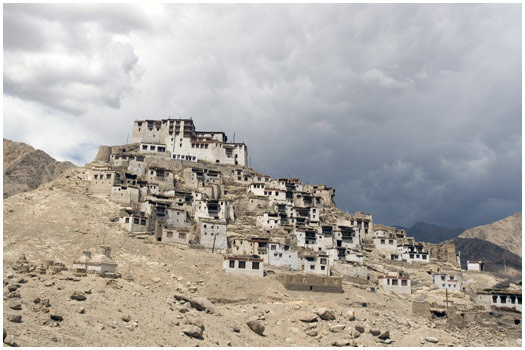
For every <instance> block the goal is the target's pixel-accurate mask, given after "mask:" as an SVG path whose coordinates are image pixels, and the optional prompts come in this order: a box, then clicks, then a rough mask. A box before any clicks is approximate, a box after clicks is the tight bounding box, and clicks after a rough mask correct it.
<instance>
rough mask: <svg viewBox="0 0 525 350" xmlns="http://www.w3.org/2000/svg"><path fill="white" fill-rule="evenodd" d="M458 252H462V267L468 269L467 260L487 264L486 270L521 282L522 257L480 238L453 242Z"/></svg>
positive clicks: (458, 239)
mask: <svg viewBox="0 0 525 350" xmlns="http://www.w3.org/2000/svg"><path fill="white" fill-rule="evenodd" d="M453 242H454V244H455V245H456V252H461V267H462V268H464V269H466V268H467V260H481V261H483V262H485V270H486V271H491V272H494V273H496V274H497V275H498V276H500V277H503V278H509V279H510V280H521V257H520V256H518V255H516V254H514V253H512V252H510V251H508V250H506V249H504V248H502V247H500V246H497V245H495V244H494V243H491V242H488V241H485V240H482V239H479V238H460V237H457V238H455V239H454V240H453Z"/></svg>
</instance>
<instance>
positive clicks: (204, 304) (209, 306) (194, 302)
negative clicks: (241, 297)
mask: <svg viewBox="0 0 525 350" xmlns="http://www.w3.org/2000/svg"><path fill="white" fill-rule="evenodd" d="M174 297H175V300H183V301H187V302H189V303H190V304H191V306H192V307H193V308H195V309H196V310H198V311H207V312H209V313H211V314H214V315H220V314H221V313H220V311H219V309H218V308H217V307H216V306H215V305H213V303H212V302H211V301H209V300H208V299H206V298H204V297H195V298H190V297H187V296H185V295H184V294H175V296H174Z"/></svg>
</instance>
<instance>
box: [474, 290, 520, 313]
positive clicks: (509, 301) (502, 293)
mask: <svg viewBox="0 0 525 350" xmlns="http://www.w3.org/2000/svg"><path fill="white" fill-rule="evenodd" d="M475 301H476V303H477V304H479V305H483V306H485V308H486V309H487V310H490V309H491V308H492V307H493V306H494V307H498V308H509V309H514V310H517V311H520V312H522V306H521V291H510V290H509V291H508V290H487V291H481V292H478V293H477V295H476V298H475Z"/></svg>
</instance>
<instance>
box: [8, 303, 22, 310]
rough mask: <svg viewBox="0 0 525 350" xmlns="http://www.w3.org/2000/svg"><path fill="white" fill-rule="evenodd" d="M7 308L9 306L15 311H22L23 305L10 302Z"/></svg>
mask: <svg viewBox="0 0 525 350" xmlns="http://www.w3.org/2000/svg"><path fill="white" fill-rule="evenodd" d="M7 306H9V308H10V309H13V310H22V304H20V303H17V302H15V301H10V302H9V304H7Z"/></svg>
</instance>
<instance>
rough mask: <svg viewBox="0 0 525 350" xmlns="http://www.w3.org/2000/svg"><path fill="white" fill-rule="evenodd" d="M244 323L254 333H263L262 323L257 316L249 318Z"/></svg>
mask: <svg viewBox="0 0 525 350" xmlns="http://www.w3.org/2000/svg"><path fill="white" fill-rule="evenodd" d="M246 324H247V325H248V327H249V328H250V329H251V330H252V331H253V332H254V333H255V334H258V335H264V325H263V324H262V322H261V321H259V320H258V319H257V318H255V317H252V318H250V319H249V320H248V322H246Z"/></svg>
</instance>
